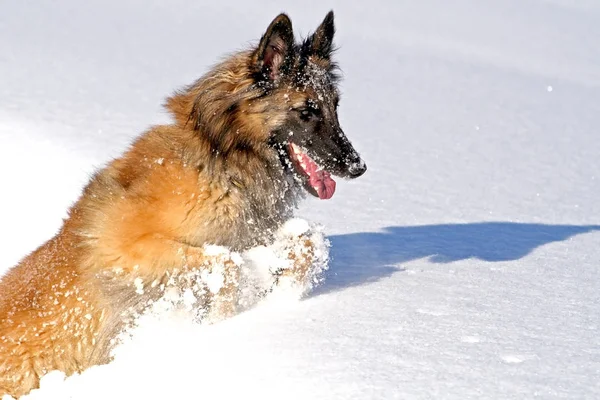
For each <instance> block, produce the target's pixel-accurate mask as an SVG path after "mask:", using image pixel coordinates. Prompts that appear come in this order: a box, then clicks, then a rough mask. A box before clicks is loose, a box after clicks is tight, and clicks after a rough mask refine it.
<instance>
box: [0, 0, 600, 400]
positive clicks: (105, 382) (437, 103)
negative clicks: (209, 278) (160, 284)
mask: <svg viewBox="0 0 600 400" xmlns="http://www.w3.org/2000/svg"><path fill="white" fill-rule="evenodd" d="M260 3H261V6H260V7H257V3H252V2H238V1H236V2H231V3H227V4H225V3H213V4H204V3H202V2H193V1H189V0H174V1H171V2H158V1H141V0H123V1H119V2H117V1H114V0H108V1H107V0H103V1H99V0H91V1H88V2H85V3H84V2H76V1H74V0H65V1H62V2H60V3H55V2H50V1H47V0H40V1H38V2H36V6H35V7H32V6H31V5H30V4H28V3H27V2H11V3H10V4H7V5H5V7H3V13H2V14H1V15H0V48H1V49H2V52H1V54H0V148H1V149H3V150H4V151H3V153H2V156H1V157H0V184H1V189H0V193H1V194H2V196H1V201H2V204H1V207H0V221H2V223H1V224H0V243H3V245H2V246H1V248H2V252H1V254H0V268H1V269H2V271H5V270H7V269H8V268H9V267H10V266H12V265H14V264H15V263H16V262H17V261H18V260H19V259H20V258H21V257H23V256H24V255H25V254H27V253H28V252H29V251H31V250H33V249H34V248H35V247H36V246H37V245H39V244H41V243H42V242H43V241H45V240H47V239H48V238H49V237H50V236H51V235H52V234H53V233H54V232H55V231H56V230H57V229H58V227H59V226H60V224H61V222H62V218H63V217H64V216H65V215H66V209H67V207H68V206H69V204H71V203H72V202H73V201H74V200H75V199H76V197H77V196H78V194H79V191H80V190H81V187H82V186H83V184H84V183H85V182H86V180H87V179H88V178H89V175H90V174H91V173H92V172H93V171H94V169H95V168H97V167H98V166H101V165H103V164H104V163H105V162H107V161H108V160H110V159H111V158H112V157H115V156H118V154H119V153H120V152H121V151H123V149H124V148H125V146H126V145H127V144H128V143H129V142H130V141H131V140H132V138H133V137H135V136H136V135H137V134H139V133H141V132H142V131H143V130H144V129H146V128H147V127H148V126H150V125H151V124H155V123H159V122H164V121H166V120H167V116H166V115H165V114H164V113H163V112H162V111H161V109H160V104H161V103H162V101H163V99H164V97H165V96H167V95H168V94H170V93H171V92H172V91H173V90H174V89H175V88H178V87H181V86H182V85H185V84H187V83H190V82H192V81H193V80H194V79H195V78H197V77H198V76H200V75H201V74H203V73H204V72H205V71H206V69H207V68H208V67H209V66H210V65H212V64H214V63H215V62H216V61H217V59H218V58H219V57H221V56H222V55H223V54H225V53H227V52H230V51H233V50H235V49H238V48H240V47H243V46H244V45H246V44H247V43H249V41H250V40H251V39H258V38H259V37H260V35H261V34H262V33H263V31H264V29H266V26H267V25H268V23H269V22H270V21H271V19H272V18H273V17H274V16H275V15H277V14H278V13H279V12H280V11H282V10H285V11H286V12H288V13H289V15H290V17H291V19H292V21H293V23H294V27H295V29H296V31H297V33H298V32H300V33H304V34H306V33H307V32H309V31H310V30H314V29H315V28H316V26H317V25H318V23H319V22H320V21H321V20H322V18H323V17H324V16H325V13H326V12H327V11H328V10H329V9H330V8H333V9H334V10H335V12H336V25H337V34H336V35H337V36H336V42H337V44H338V45H339V47H340V50H339V51H338V52H337V53H336V57H337V61H338V62H339V64H340V66H341V67H342V70H343V72H344V81H343V83H342V92H343V97H342V102H341V105H340V120H341V123H342V126H343V127H344V130H345V132H346V134H347V135H348V137H349V138H350V139H351V140H352V142H353V144H354V146H355V148H356V149H357V150H358V151H359V152H360V153H361V156H362V157H363V158H364V160H365V161H366V163H367V165H368V168H369V169H368V171H367V173H366V174H365V175H364V176H363V177H361V178H359V179H357V180H355V181H352V182H338V185H337V189H336V193H335V195H334V196H333V198H332V199H331V200H327V201H318V200H315V199H309V200H307V202H306V203H305V204H304V205H303V206H302V207H301V210H300V212H299V216H300V217H302V218H304V219H307V220H309V221H311V222H318V223H320V224H322V225H323V226H324V228H323V229H324V230H323V232H324V233H325V234H326V235H327V239H328V240H329V242H330V244H331V247H330V249H329V251H330V256H329V264H328V265H329V270H328V271H327V272H326V273H325V281H324V282H322V284H321V285H320V286H316V287H314V288H312V289H311V291H310V293H308V294H307V295H306V296H305V297H304V299H303V300H301V301H298V300H297V296H296V295H294V296H287V295H286V294H289V293H290V292H287V291H285V290H284V291H282V293H274V294H273V296H270V297H268V298H267V299H265V300H264V301H262V302H260V303H259V304H258V305H256V304H254V306H253V307H251V308H250V309H249V310H248V311H246V312H244V313H241V314H240V315H238V316H236V317H234V318H232V319H230V320H227V321H223V322H221V323H217V324H214V325H211V326H201V325H198V324H196V323H194V321H193V318H190V316H189V315H188V314H186V312H165V313H164V314H163V315H148V316H147V318H146V319H144V320H143V321H140V324H139V327H138V329H137V330H136V331H135V332H130V334H131V335H132V336H133V338H131V337H129V339H127V340H126V342H125V343H124V344H123V345H122V346H121V347H119V348H118V349H117V351H116V358H115V361H114V362H113V363H112V364H110V365H107V366H99V367H94V368H92V369H90V370H88V371H86V372H85V373H84V374H82V375H77V376H72V377H69V378H68V379H67V380H63V378H64V376H62V375H61V374H60V373H58V372H53V373H51V374H49V375H47V376H46V377H45V378H44V379H43V381H42V388H41V389H40V390H36V391H34V392H32V393H31V395H30V396H29V397H28V398H29V399H54V398H73V399H94V398H107V397H108V398H124V399H126V398H140V397H146V398H162V397H168V398H196V397H215V396H216V397H217V398H233V397H234V396H235V397H236V398H262V399H270V398H288V399H296V398H298V399H301V398H302V399H305V398H318V399H354V398H361V399H393V398H402V399H413V398H415V399H416V398H444V399H468V398H477V399H485V398H490V399H499V398H502V399H507V398H514V399H522V398H533V397H539V398H543V399H554V398H564V399H567V398H568V399H572V398H598V397H600V384H599V383H598V382H600V334H599V331H600V322H599V321H600V269H599V268H598V264H599V261H600V246H598V241H599V239H600V232H599V230H600V202H598V198H599V197H600V184H599V181H600V158H599V157H598V155H599V154H600V141H599V140H598V132H597V131H598V126H600V48H599V47H598V45H597V39H596V38H598V37H600V26H599V25H598V23H597V22H598V21H599V20H600V5H598V3H597V2H595V1H591V0H573V1H566V0H505V1H496V2H480V1H476V0H458V1H455V2H452V4H449V3H448V2H445V1H442V0H423V1H420V2H409V1H404V0H402V1H395V2H391V1H390V2H383V1H375V2H370V3H369V7H364V5H362V3H358V2H356V3H353V2H343V1H341V0H336V1H332V2H329V3H328V4H327V5H324V4H323V3H322V2H316V1H312V0H310V1H308V2H302V3H297V2H291V1H287V2H281V1H278V2H275V1H272V0H261V2H260ZM159 161H160V160H157V161H156V162H159ZM295 224H296V226H294V225H295ZM291 225H292V226H291V227H289V229H290V230H291V231H290V233H291V232H293V231H294V230H295V229H300V230H301V228H302V226H301V225H302V222H298V221H296V222H293V223H291ZM282 240H284V239H282ZM323 243H325V242H323ZM324 249H326V247H324ZM253 251H254V252H255V253H254V255H252V254H245V255H243V257H242V259H243V261H244V262H245V263H246V265H248V268H251V267H252V266H254V267H256V262H255V261H252V260H259V261H261V262H264V264H261V265H263V266H264V265H267V264H269V265H277V263H278V262H280V261H281V259H279V258H278V256H277V251H276V249H272V248H262V249H255V250H253ZM325 252H326V250H325ZM325 258H326V253H325V254H323V260H325ZM255 272H256V271H255ZM263 273H264V271H263ZM252 276H255V277H260V273H259V272H256V274H252ZM264 276H266V274H265V275H264ZM257 279H258V278H257ZM141 283H142V284H143V285H149V284H150V282H141ZM142 289H143V286H142ZM178 296H180V297H182V301H183V302H184V303H185V304H187V303H186V301H187V302H188V303H189V302H190V301H191V300H192V299H190V298H189V294H188V295H186V294H185V293H176V294H175V298H179V297H178ZM186 296H187V300H185V299H186ZM167 311H169V310H167Z"/></svg>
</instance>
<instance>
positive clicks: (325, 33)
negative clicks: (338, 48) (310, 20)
mask: <svg viewBox="0 0 600 400" xmlns="http://www.w3.org/2000/svg"><path fill="white" fill-rule="evenodd" d="M334 33H335V25H334V24H333V10H332V11H329V12H328V13H327V15H326V16H325V19H324V20H323V22H322V23H321V25H319V27H318V28H317V30H316V31H315V33H314V34H313V35H312V53H313V54H315V55H317V56H319V57H321V58H327V59H328V58H329V57H330V56H331V51H332V50H333V34H334Z"/></svg>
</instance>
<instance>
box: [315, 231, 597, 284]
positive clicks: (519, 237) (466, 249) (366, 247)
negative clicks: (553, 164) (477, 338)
mask: <svg viewBox="0 0 600 400" xmlns="http://www.w3.org/2000/svg"><path fill="white" fill-rule="evenodd" d="M596 230H600V225H544V224H523V223H512V222H482V223H469V224H447V225H421V226H391V227H387V228H385V229H384V230H383V231H382V232H360V233H350V234H344V235H334V236H329V240H330V241H331V261H330V266H329V271H328V272H327V275H326V280H325V283H324V284H323V286H321V287H320V288H318V289H317V290H316V291H315V293H314V295H315V296H317V295H320V294H324V293H328V292H332V291H336V290H340V289H344V288H347V287H352V286H357V285H362V284H365V283H370V282H374V281H377V280H379V279H382V278H385V277H388V276H390V275H392V274H394V273H395V272H398V271H402V270H403V268H402V267H401V266H399V264H401V263H403V262H408V261H411V260H416V259H420V258H425V257H427V258H428V259H429V261H431V262H434V263H450V262H453V261H458V260H464V259H467V258H476V259H480V260H484V261H488V262H495V261H511V260H518V259H520V258H522V257H524V256H526V255H527V254H529V253H531V252H532V251H533V250H535V249H536V248H537V247H539V246H542V245H545V244H548V243H551V242H557V241H562V240H566V239H568V238H570V237H571V236H573V235H577V234H581V233H586V232H592V231H596Z"/></svg>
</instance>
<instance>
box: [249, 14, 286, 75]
mask: <svg viewBox="0 0 600 400" xmlns="http://www.w3.org/2000/svg"><path fill="white" fill-rule="evenodd" d="M293 46H294V32H293V30H292V21H290V19H289V17H288V16H287V15H285V14H279V15H278V16H277V17H276V18H275V19H274V20H273V22H271V25H269V27H268V28H267V31H266V32H265V34H264V35H263V36H262V38H261V39H260V43H259V44H258V48H257V49H256V51H255V52H254V55H253V61H254V65H255V67H256V70H257V71H260V72H261V73H262V75H263V76H264V77H266V78H268V79H270V80H272V81H274V80H277V78H279V76H281V74H283V73H285V72H286V69H287V68H289V64H290V63H291V61H292V60H291V57H290V52H291V50H292V48H293Z"/></svg>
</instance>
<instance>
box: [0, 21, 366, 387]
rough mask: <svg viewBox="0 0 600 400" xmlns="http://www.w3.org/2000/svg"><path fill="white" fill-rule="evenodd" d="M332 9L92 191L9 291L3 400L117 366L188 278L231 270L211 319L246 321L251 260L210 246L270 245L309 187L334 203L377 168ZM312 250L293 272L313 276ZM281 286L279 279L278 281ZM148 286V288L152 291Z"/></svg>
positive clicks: (257, 52) (226, 72)
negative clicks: (155, 304) (141, 319)
mask: <svg viewBox="0 0 600 400" xmlns="http://www.w3.org/2000/svg"><path fill="white" fill-rule="evenodd" d="M333 34H334V25H333V13H331V12H330V13H329V14H328V15H327V17H326V18H325V20H324V21H323V23H322V24H321V25H320V26H319V27H318V29H317V30H316V31H315V33H314V34H313V35H311V36H309V37H308V38H307V39H306V40H304V41H303V42H302V43H299V44H298V43H295V42H294V35H293V31H292V25H291V21H290V20H289V18H288V17H287V16H286V15H284V14H281V15H279V16H278V17H277V18H275V20H273V22H272V23H271V24H270V26H269V27H268V29H267V31H266V33H265V34H264V35H263V37H262V38H261V40H260V42H259V44H258V46H257V47H256V48H254V49H251V50H249V51H244V52H240V53H238V54H235V55H233V56H231V57H229V58H228V59H227V60H225V61H224V62H223V63H221V64H219V65H218V66H216V67H215V68H214V69H213V70H212V71H210V72H209V73H208V74H207V75H205V76H204V77H203V78H201V79H199V80H198V81H197V82H195V83H194V84H192V85H190V86H189V87H187V88H185V89H184V90H182V91H180V92H177V93H176V94H174V95H173V96H172V97H170V98H169V99H168V100H167V104H166V107H167V108H168V110H169V111H170V112H171V113H172V115H173V116H174V120H175V122H174V123H173V124H172V125H166V126H157V127H154V128H152V129H151V130H149V131H148V132H146V133H145V134H143V135H142V136H141V137H140V138H139V139H137V140H136V141H135V143H133V145H132V146H131V148H130V149H129V150H128V151H127V152H126V153H125V154H124V155H123V156H122V157H120V158H118V159H116V160H115V161H113V162H112V163H110V164H109V165H108V166H107V167H106V168H104V169H102V170H101V171H99V172H98V173H97V174H96V175H95V176H94V177H93V178H92V180H91V182H90V183H89V184H88V185H87V187H86V188H85V189H84V191H83V194H82V195H81V197H80V199H79V200H78V201H77V203H76V204H75V205H74V206H73V207H72V208H71V210H70V212H69V217H68V219H67V220H66V221H65V223H64V225H63V226H62V228H61V229H60V231H59V232H58V234H57V235H56V236H55V237H54V238H52V239H51V240H49V241H48V242H47V243H45V244H44V245H42V246H41V247H40V248H38V249H37V250H36V251H35V252H33V253H32V254H30V255H29V256H28V257H26V258H25V259H24V260H23V261H22V262H21V263H20V264H19V265H17V266H16V267H14V268H13V269H12V270H10V271H9V272H8V273H7V275H6V276H4V277H3V279H2V281H1V282H0V397H1V396H2V395H3V394H11V395H13V396H21V395H23V394H25V393H28V392H29V391H30V390H31V389H32V388H34V387H36V386H37V385H38V382H39V378H40V377H41V376H43V375H44V374H45V373H46V372H48V371H50V370H54V369H58V370H62V371H64V372H66V373H67V374H71V373H74V372H78V371H82V370H84V369H85V368H87V367H89V366H91V365H95V364H100V363H105V362H108V361H109V352H110V349H111V346H112V345H113V344H114V339H115V337H116V336H117V334H118V333H119V332H120V330H121V329H122V328H123V327H124V324H126V323H127V320H128V319H127V318H128V316H130V315H134V314H136V313H140V312H142V311H143V310H144V308H145V307H147V306H148V304H150V303H151V302H152V301H153V300H155V299H156V298H158V297H159V296H160V295H161V293H162V291H164V288H165V286H166V285H169V284H171V285H175V286H180V287H183V286H185V285H189V284H190V283H189V282H187V281H186V280H185V279H179V277H183V276H184V275H185V274H186V273H187V272H189V271H204V270H206V271H211V270H212V269H213V268H215V265H220V266H221V267H223V268H224V271H225V272H224V273H223V284H222V285H221V286H220V289H219V290H218V292H217V293H213V295H212V297H211V298H210V299H209V303H210V312H209V317H210V319H211V320H217V319H219V318H224V317H227V316H229V315H231V314H232V313H234V312H235V298H236V290H237V283H238V279H239V268H238V265H237V264H236V263H235V262H234V261H233V260H232V259H230V258H229V257H228V256H227V254H212V253H210V254H208V253H207V252H206V251H205V245H206V244H215V245H220V246H225V247H227V248H229V249H231V250H234V251H242V250H245V249H248V248H249V247H252V246H254V245H258V244H267V243H270V242H271V241H272V240H273V235H274V233H275V232H276V231H277V229H278V228H279V227H280V226H281V224H282V223H283V222H284V221H285V220H287V219H288V218H289V217H291V215H292V211H293V209H294V208H295V205H296V202H297V200H298V199H299V198H300V197H302V196H303V194H304V192H305V190H306V191H308V192H309V193H311V194H313V195H315V196H318V197H320V198H324V199H326V198H330V197H331V196H332V195H333V192H334V190H335V182H334V181H333V179H332V178H331V174H333V175H337V176H341V177H348V178H355V177H358V176H360V175H362V174H363V173H364V172H365V170H366V167H365V164H364V163H363V162H362V160H361V159H360V157H359V156H358V154H357V153H356V151H355V150H354V149H353V148H352V145H351V144H350V142H349V141H348V139H347V138H346V136H345V135H344V133H343V131H342V130H341V128H340V126H339V122H338V119H337V104H338V91H337V88H336V81H337V76H336V74H335V69H336V68H335V64H333V63H332V61H331V58H330V56H331V52H332V40H333ZM297 240H298V243H300V245H301V246H304V247H305V251H304V252H303V254H304V255H303V256H302V257H296V256H294V255H293V254H292V252H290V258H292V259H293V260H294V263H295V264H294V267H293V268H291V269H290V270H289V271H287V272H286V273H289V274H293V275H294V276H295V278H296V279H298V280H302V279H306V271H307V267H306V266H307V265H310V263H311V262H312V259H313V254H312V252H311V243H310V240H308V239H307V237H305V236H303V235H300V236H299V237H297ZM275 281H277V279H275ZM140 286H141V290H140Z"/></svg>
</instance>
